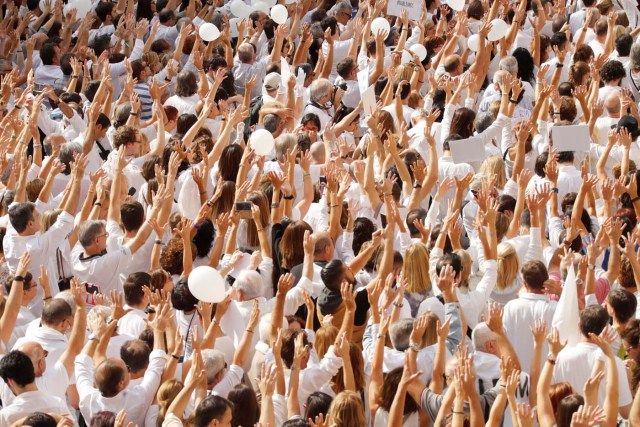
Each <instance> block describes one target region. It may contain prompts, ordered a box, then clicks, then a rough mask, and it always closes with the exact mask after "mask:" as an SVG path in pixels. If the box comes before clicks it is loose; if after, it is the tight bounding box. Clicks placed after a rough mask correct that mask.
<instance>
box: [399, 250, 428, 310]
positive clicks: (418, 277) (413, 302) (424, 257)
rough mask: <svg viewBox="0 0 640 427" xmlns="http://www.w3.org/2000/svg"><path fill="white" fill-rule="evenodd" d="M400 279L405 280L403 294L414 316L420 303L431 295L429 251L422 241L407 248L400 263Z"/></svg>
mask: <svg viewBox="0 0 640 427" xmlns="http://www.w3.org/2000/svg"><path fill="white" fill-rule="evenodd" d="M402 279H403V280H405V281H406V282H407V289H405V294H404V296H405V298H406V299H407V300H408V301H409V305H410V306H411V316H413V317H415V316H416V314H417V313H418V307H419V306H420V303H421V302H422V301H423V300H425V299H426V298H428V297H430V296H432V295H431V294H432V292H431V278H430V277H429V251H428V250H427V247H426V246H425V245H423V244H422V243H414V244H413V245H411V246H409V247H408V248H407V252H406V253H405V254H404V262H403V263H402Z"/></svg>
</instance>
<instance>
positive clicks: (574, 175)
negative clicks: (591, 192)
mask: <svg viewBox="0 0 640 427" xmlns="http://www.w3.org/2000/svg"><path fill="white" fill-rule="evenodd" d="M581 185H582V174H581V172H580V169H578V168H576V167H575V166H574V165H560V166H559V167H558V202H562V199H564V196H566V195H567V194H569V193H577V192H578V191H580V186H581Z"/></svg>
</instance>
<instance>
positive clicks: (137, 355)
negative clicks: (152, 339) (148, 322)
mask: <svg viewBox="0 0 640 427" xmlns="http://www.w3.org/2000/svg"><path fill="white" fill-rule="evenodd" d="M150 354H151V348H149V346H148V345H147V343H146V342H144V341H142V340H140V339H135V340H129V341H127V342H125V343H124V344H123V345H122V347H120V358H121V359H122V360H123V361H124V364H125V365H127V369H129V372H131V373H136V372H140V371H144V370H145V369H147V366H149V355H150Z"/></svg>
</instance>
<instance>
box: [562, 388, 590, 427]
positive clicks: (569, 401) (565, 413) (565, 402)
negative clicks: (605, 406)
mask: <svg viewBox="0 0 640 427" xmlns="http://www.w3.org/2000/svg"><path fill="white" fill-rule="evenodd" d="M582 405H584V398H583V397H582V396H580V395H579V394H570V395H568V396H566V397H564V398H563V399H562V400H561V401H560V403H559V404H558V409H557V410H556V426H557V427H570V426H571V417H572V416H573V413H574V412H576V411H577V410H578V409H579V408H580V406H582Z"/></svg>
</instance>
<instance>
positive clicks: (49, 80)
mask: <svg viewBox="0 0 640 427" xmlns="http://www.w3.org/2000/svg"><path fill="white" fill-rule="evenodd" d="M33 76H34V78H35V79H36V83H38V84H42V85H48V86H53V84H54V83H55V82H56V80H62V79H63V78H64V74H63V73H62V68H60V66H59V65H41V66H39V67H38V68H36V71H35V72H34V74H33Z"/></svg>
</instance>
